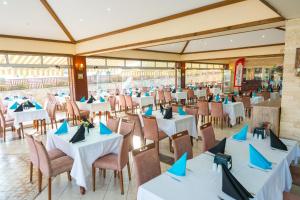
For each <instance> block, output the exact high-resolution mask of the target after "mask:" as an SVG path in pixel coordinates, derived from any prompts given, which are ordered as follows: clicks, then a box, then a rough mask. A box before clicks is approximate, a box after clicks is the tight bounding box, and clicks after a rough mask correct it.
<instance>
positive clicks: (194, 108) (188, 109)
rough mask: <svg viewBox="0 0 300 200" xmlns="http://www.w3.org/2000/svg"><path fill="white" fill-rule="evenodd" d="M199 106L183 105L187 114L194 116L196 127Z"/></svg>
mask: <svg viewBox="0 0 300 200" xmlns="http://www.w3.org/2000/svg"><path fill="white" fill-rule="evenodd" d="M198 110H199V108H198V107H197V106H186V107H185V112H186V113H187V114H188V115H193V116H194V117H195V122H196V127H198V126H197V125H198V119H199V115H198V113H199V111H198Z"/></svg>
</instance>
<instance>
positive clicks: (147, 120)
mask: <svg viewBox="0 0 300 200" xmlns="http://www.w3.org/2000/svg"><path fill="white" fill-rule="evenodd" d="M142 117H143V121H144V138H145V143H146V139H148V140H152V141H153V142H154V143H155V146H156V150H157V153H158V154H159V141H161V140H163V139H165V138H167V137H168V135H167V134H166V133H164V132H163V131H161V130H159V129H158V125H157V121H156V118H155V117H153V116H146V115H143V116H142ZM169 148H170V151H172V149H171V140H170V138H169Z"/></svg>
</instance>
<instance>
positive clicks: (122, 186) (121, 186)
mask: <svg viewBox="0 0 300 200" xmlns="http://www.w3.org/2000/svg"><path fill="white" fill-rule="evenodd" d="M119 178H120V188H121V194H122V195H123V194H124V184H123V172H122V170H121V171H119Z"/></svg>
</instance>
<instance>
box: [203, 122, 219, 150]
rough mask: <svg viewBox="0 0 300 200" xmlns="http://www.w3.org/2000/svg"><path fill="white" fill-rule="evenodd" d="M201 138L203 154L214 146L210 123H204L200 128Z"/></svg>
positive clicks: (214, 140)
mask: <svg viewBox="0 0 300 200" xmlns="http://www.w3.org/2000/svg"><path fill="white" fill-rule="evenodd" d="M200 131H201V136H202V140H203V148H202V150H203V152H205V151H207V150H208V149H210V148H212V147H214V146H215V144H216V138H215V133H214V129H213V127H212V125H211V123H210V122H209V123H206V124H203V125H202V126H200Z"/></svg>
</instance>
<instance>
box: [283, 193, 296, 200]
mask: <svg viewBox="0 0 300 200" xmlns="http://www.w3.org/2000/svg"><path fill="white" fill-rule="evenodd" d="M283 200H300V197H299V196H298V195H296V194H293V193H290V192H284V193H283Z"/></svg>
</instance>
